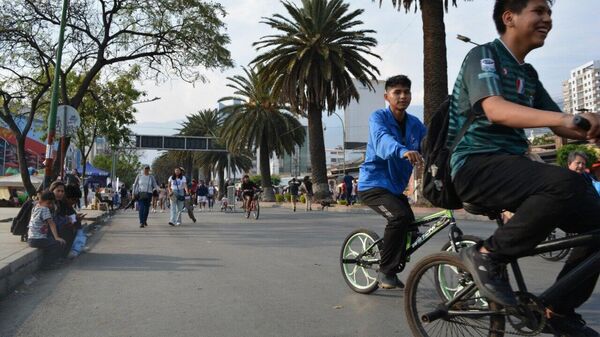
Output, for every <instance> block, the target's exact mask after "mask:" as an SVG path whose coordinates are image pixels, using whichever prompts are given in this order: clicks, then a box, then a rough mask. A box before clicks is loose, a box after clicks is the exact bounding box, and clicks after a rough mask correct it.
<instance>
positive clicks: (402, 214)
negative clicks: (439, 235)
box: [358, 75, 426, 289]
mask: <svg viewBox="0 0 600 337" xmlns="http://www.w3.org/2000/svg"><path fill="white" fill-rule="evenodd" d="M410 86H411V82H410V79H409V78H408V77H406V76H404V75H398V76H394V77H390V78H389V79H387V81H386V82H385V93H384V94H383V97H384V99H385V100H386V101H387V102H388V103H389V107H387V108H383V109H379V110H376V111H375V112H373V114H371V117H370V118H369V142H368V144H367V153H366V157H365V162H364V163H363V164H362V165H361V166H360V172H359V179H358V194H359V197H360V199H361V200H362V202H363V203H364V204H366V205H367V206H369V207H370V208H372V209H373V210H374V211H375V212H377V213H379V214H381V215H383V217H384V218H386V219H387V225H386V227H385V231H384V233H383V249H382V251H381V262H380V263H379V273H378V275H377V276H378V282H379V286H380V287H382V288H384V289H392V288H404V284H402V282H401V281H400V280H399V279H398V276H397V273H398V272H399V269H398V267H399V266H400V264H401V263H403V261H402V256H403V253H404V250H405V242H406V235H407V234H408V230H409V226H410V225H411V224H412V222H413V221H414V220H415V216H414V214H413V212H412V209H411V208H410V205H409V204H408V198H407V197H406V196H405V195H404V194H402V193H403V192H404V189H405V188H406V185H407V184H408V180H409V179H410V175H411V174H412V170H413V166H415V165H417V166H420V165H421V164H422V163H423V158H422V157H421V155H420V154H419V151H420V150H421V146H420V144H421V140H422V139H423V137H425V133H426V130H425V125H423V123H421V122H420V121H419V120H418V119H417V117H415V116H412V115H409V114H408V113H407V112H406V109H407V108H408V106H409V105H410V101H411V91H410Z"/></svg>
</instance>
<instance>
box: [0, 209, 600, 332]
mask: <svg viewBox="0 0 600 337" xmlns="http://www.w3.org/2000/svg"><path fill="white" fill-rule="evenodd" d="M136 216H137V215H136V213H133V212H128V213H121V214H119V215H117V216H115V217H114V218H113V219H112V222H111V223H110V224H109V225H107V226H105V227H104V228H103V230H102V231H100V233H99V234H98V235H97V236H96V237H95V238H94V240H95V241H96V242H95V243H93V244H92V250H91V252H89V253H88V254H85V255H83V256H81V257H80V258H78V259H77V260H76V261H73V262H72V263H71V264H70V265H68V266H66V267H64V268H62V269H59V270H55V271H51V272H46V273H41V274H40V275H38V279H39V280H38V281H37V282H35V283H33V284H32V285H31V286H24V287H23V289H21V290H20V291H19V293H16V294H13V295H11V296H9V297H8V298H7V299H5V300H4V301H2V302H0V336H3V337H9V336H23V337H25V336H27V337H32V336H48V337H49V336H61V337H68V336H102V337H106V336H119V337H121V336H157V337H159V336H160V337H164V336H170V337H178V336H286V337H287V336H409V335H410V332H409V330H408V326H407V324H406V320H405V318H404V312H403V292H402V291H377V292H375V293H374V294H371V295H360V294H356V293H354V292H352V291H351V290H349V288H348V287H347V286H346V285H345V283H344V281H343V279H342V277H341V273H340V270H339V266H338V254H339V248H340V244H341V242H342V240H343V239H344V237H345V235H346V234H347V233H348V232H350V231H351V230H353V229H355V228H357V227H367V228H372V229H374V230H376V231H378V232H381V230H382V228H383V225H382V221H381V219H380V218H379V217H378V216H375V215H358V214H344V213H336V212H327V211H326V212H312V213H304V212H298V213H291V211H290V210H288V209H277V208H273V209H264V210H263V214H262V215H261V219H260V220H259V221H254V220H246V219H243V218H242V217H241V214H240V213H237V214H224V213H218V212H217V213H204V214H199V213H197V216H198V218H199V222H198V223H197V224H191V223H190V222H189V220H188V221H187V223H186V221H184V225H183V226H181V227H170V226H168V225H167V224H166V221H167V216H166V214H160V213H159V214H151V218H150V220H149V224H150V226H149V227H148V228H145V229H141V228H139V227H138V225H137V221H136ZM462 223H463V226H462V228H463V229H464V230H465V232H467V233H470V234H475V235H486V233H489V232H490V231H491V230H493V228H494V225H493V224H492V223H483V222H466V221H463V222H462ZM445 239H446V237H445V234H444V235H438V237H436V238H434V239H433V240H432V241H431V242H430V243H428V244H427V245H426V246H424V247H423V249H422V250H421V251H419V252H418V255H417V256H415V257H414V259H413V261H416V260H417V259H419V258H420V257H422V256H423V255H425V254H429V253H431V252H434V251H435V250H437V249H439V247H440V246H441V245H442V243H443V242H444V241H445ZM523 266H524V267H523V268H524V270H525V271H526V273H527V275H528V276H529V277H528V279H529V281H530V282H531V285H532V288H533V289H534V290H535V289H541V288H542V287H543V286H544V285H547V284H549V283H550V282H551V280H552V279H553V278H554V275H555V274H556V270H557V268H559V263H551V262H546V261H543V260H542V259H541V258H530V259H527V260H526V261H525V263H524V265H523ZM594 296H595V297H594V299H593V300H592V301H591V302H590V303H589V304H587V305H586V307H585V308H583V310H582V311H583V312H584V314H585V315H586V317H588V318H589V319H588V321H590V322H591V323H592V325H593V326H594V327H595V328H600V296H598V290H596V293H595V295H594Z"/></svg>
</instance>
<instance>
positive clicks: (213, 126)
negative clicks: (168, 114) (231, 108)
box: [177, 109, 223, 179]
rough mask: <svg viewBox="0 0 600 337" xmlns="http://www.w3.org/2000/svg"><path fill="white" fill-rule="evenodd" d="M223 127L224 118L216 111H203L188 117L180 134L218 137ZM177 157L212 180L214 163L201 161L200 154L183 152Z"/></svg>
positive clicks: (182, 124)
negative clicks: (198, 168)
mask: <svg viewBox="0 0 600 337" xmlns="http://www.w3.org/2000/svg"><path fill="white" fill-rule="evenodd" d="M222 125H223V118H222V116H221V115H220V114H219V112H218V111H217V110H216V109H203V110H199V111H198V112H197V113H195V114H192V115H188V116H186V120H185V121H184V122H183V123H181V126H182V127H181V129H179V134H180V135H183V136H196V137H218V133H219V130H220V128H221V126H222ZM177 157H178V159H179V160H181V161H182V162H185V163H190V164H192V165H195V166H196V167H200V169H202V170H203V172H202V173H203V175H204V177H206V178H207V179H209V178H210V176H211V173H212V172H213V168H214V163H211V162H208V161H205V160H199V153H197V152H182V153H180V154H179V155H177Z"/></svg>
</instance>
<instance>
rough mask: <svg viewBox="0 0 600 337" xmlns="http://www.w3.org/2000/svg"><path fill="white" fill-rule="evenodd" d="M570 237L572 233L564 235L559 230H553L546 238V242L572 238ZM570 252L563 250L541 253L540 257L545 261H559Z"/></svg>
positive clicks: (569, 250) (568, 249) (566, 249)
mask: <svg viewBox="0 0 600 337" xmlns="http://www.w3.org/2000/svg"><path fill="white" fill-rule="evenodd" d="M572 235H573V234H572V233H565V232H563V231H561V230H559V229H555V230H553V231H552V232H551V233H550V234H549V235H548V237H547V238H546V241H551V240H556V239H560V238H564V237H567V236H572ZM570 252H571V249H570V248H565V249H562V250H557V251H550V252H545V253H541V254H540V257H541V258H542V259H544V260H547V261H560V260H562V259H564V258H565V257H567V255H569V253H570Z"/></svg>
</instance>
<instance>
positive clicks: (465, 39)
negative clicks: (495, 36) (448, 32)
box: [456, 34, 479, 46]
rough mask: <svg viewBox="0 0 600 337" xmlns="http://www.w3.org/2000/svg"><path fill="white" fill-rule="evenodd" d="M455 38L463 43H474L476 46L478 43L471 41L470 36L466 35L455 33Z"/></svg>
mask: <svg viewBox="0 0 600 337" xmlns="http://www.w3.org/2000/svg"><path fill="white" fill-rule="evenodd" d="M456 38H457V39H459V40H461V41H462V42H464V43H472V44H474V45H476V46H479V43H477V42H473V41H471V38H469V37H466V36H464V35H460V34H456Z"/></svg>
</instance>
